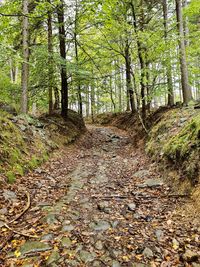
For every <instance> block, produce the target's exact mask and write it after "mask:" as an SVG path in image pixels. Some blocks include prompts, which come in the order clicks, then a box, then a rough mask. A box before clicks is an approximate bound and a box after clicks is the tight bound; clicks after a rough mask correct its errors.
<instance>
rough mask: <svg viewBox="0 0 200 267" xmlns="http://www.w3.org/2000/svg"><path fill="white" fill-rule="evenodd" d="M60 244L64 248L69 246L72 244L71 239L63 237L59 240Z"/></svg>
mask: <svg viewBox="0 0 200 267" xmlns="http://www.w3.org/2000/svg"><path fill="white" fill-rule="evenodd" d="M61 244H62V246H63V247H65V248H69V247H70V246H71V244H72V241H71V239H70V238H69V237H63V238H62V240H61Z"/></svg>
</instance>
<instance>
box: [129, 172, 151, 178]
mask: <svg viewBox="0 0 200 267" xmlns="http://www.w3.org/2000/svg"><path fill="white" fill-rule="evenodd" d="M149 174H150V173H149V170H140V171H138V172H136V173H134V174H133V176H134V177H136V178H141V179H142V178H144V177H146V176H149Z"/></svg>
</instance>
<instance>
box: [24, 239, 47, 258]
mask: <svg viewBox="0 0 200 267" xmlns="http://www.w3.org/2000/svg"><path fill="white" fill-rule="evenodd" d="M50 249H51V247H50V246H49V245H48V244H46V243H42V242H38V241H27V242H26V243H25V244H24V245H22V246H21V248H20V253H21V254H22V255H26V254H29V253H35V252H42V251H47V250H50Z"/></svg>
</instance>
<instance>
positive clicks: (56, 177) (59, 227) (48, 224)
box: [0, 126, 200, 267]
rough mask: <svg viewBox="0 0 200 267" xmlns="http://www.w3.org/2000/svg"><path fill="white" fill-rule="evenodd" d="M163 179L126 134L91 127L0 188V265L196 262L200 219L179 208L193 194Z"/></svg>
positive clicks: (199, 261) (198, 261)
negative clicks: (176, 191)
mask: <svg viewBox="0 0 200 267" xmlns="http://www.w3.org/2000/svg"><path fill="white" fill-rule="evenodd" d="M160 181H162V173H159V171H158V168H157V165H156V164H155V163H151V162H150V161H149V159H148V158H147V157H146V156H145V154H144V152H143V148H140V149H138V148H137V149H136V148H135V147H134V146H133V144H132V142H131V139H130V138H129V136H128V135H127V133H125V132H124V131H121V130H118V129H116V128H110V127H107V128H105V127H94V126H89V130H88V132H87V133H86V134H85V135H84V136H83V137H81V138H80V139H79V140H78V141H77V142H76V143H75V144H73V145H70V146H67V147H63V148H61V149H60V150H58V151H57V152H56V153H54V154H53V156H52V158H51V159H50V160H49V161H48V162H47V163H45V164H44V165H43V166H42V167H41V168H38V169H36V170H35V171H34V172H32V173H29V174H27V175H26V176H24V177H22V178H19V179H18V180H17V182H16V184H14V185H7V184H3V185H2V186H1V189H0V191H1V195H0V205H1V206H0V221H2V222H3V223H2V225H1V224H0V226H1V247H0V249H1V251H0V266H5V267H6V266H26V264H29V265H30V266H61V267H62V266H136V267H137V266H138V267H139V266H188V267H189V266H194V267H195V266H196V267H198V266H200V265H199V264H200V243H199V236H200V225H199V222H198V221H196V222H195V223H194V222H193V221H192V220H191V219H188V218H186V217H185V216H183V215H181V214H180V213H178V212H176V211H177V208H178V207H180V206H182V205H184V204H185V203H186V202H188V201H191V200H190V199H188V196H177V195H175V194H174V193H172V192H171V189H170V187H169V186H168V185H167V184H165V183H163V182H162V183H161V182H160ZM25 192H28V193H25ZM27 194H29V195H30V203H29V204H30V205H28V202H27ZM20 214H21V216H19V215H20ZM5 223H6V224H7V225H8V226H9V228H8V227H5V225H4V224H5ZM141 264H143V265H141Z"/></svg>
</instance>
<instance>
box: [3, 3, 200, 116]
mask: <svg viewBox="0 0 200 267" xmlns="http://www.w3.org/2000/svg"><path fill="white" fill-rule="evenodd" d="M199 14H200V2H199V1H198V0H191V1H187V0H183V1H182V0H176V1H171V0H163V1H156V0H151V1H145V0H123V1H122V0H112V1H111V0H104V1H101V0H99V1H97V0H96V1H88V0H74V1H67V0H66V1H64V0H40V1H36V0H35V1H34V0H23V1H22V0H12V1H9V0H4V1H1V4H0V58H1V60H0V66H1V67H0V73H1V75H0V101H1V102H2V103H5V102H6V103H7V104H10V105H12V106H13V107H14V108H15V109H16V110H17V111H20V110H21V112H23V113H27V112H30V113H32V114H33V115H36V114H39V113H41V112H47V111H48V110H49V113H52V112H53V110H58V109H60V108H61V112H62V115H63V116H67V110H68V108H70V109H74V110H77V111H78V112H79V113H80V114H83V115H84V116H90V115H91V116H92V117H93V116H94V115H95V114H98V113H103V112H122V111H132V112H135V111H137V112H138V114H139V115H140V116H141V118H142V119H143V120H145V118H146V116H147V114H148V112H149V111H150V110H151V109H154V108H157V107H159V106H163V105H168V106H173V105H175V104H176V105H181V104H182V103H183V104H184V105H188V104H194V100H197V99H199V94H200V79H199V73H200V65H199V62H200V60H199V58H200V47H199V33H200V16H199ZM1 105H3V104H1Z"/></svg>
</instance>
